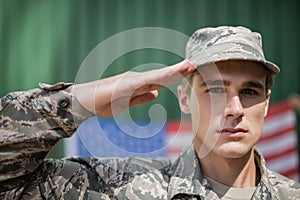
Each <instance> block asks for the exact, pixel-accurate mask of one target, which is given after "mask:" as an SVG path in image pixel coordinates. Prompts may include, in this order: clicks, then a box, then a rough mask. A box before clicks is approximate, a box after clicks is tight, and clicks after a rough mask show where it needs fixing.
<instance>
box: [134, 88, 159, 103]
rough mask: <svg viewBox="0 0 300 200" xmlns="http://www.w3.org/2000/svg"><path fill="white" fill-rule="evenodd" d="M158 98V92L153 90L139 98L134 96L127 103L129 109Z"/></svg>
mask: <svg viewBox="0 0 300 200" xmlns="http://www.w3.org/2000/svg"><path fill="white" fill-rule="evenodd" d="M157 97H158V91H157V90H154V91H151V92H148V93H145V94H142V95H139V96H135V97H134V98H132V99H131V100H130V102H129V107H133V106H138V105H141V104H146V103H148V102H150V101H153V100H154V99H156V98H157Z"/></svg>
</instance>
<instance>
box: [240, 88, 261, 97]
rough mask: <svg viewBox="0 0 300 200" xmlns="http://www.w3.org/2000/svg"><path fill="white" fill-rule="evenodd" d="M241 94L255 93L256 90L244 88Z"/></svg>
mask: <svg viewBox="0 0 300 200" xmlns="http://www.w3.org/2000/svg"><path fill="white" fill-rule="evenodd" d="M241 94H246V95H252V96H253V95H257V94H258V92H257V91H255V90H253V89H244V90H242V91H241Z"/></svg>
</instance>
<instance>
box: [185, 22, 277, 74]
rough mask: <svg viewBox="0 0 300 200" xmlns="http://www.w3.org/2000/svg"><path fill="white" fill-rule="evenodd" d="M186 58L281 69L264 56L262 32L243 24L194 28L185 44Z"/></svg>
mask: <svg viewBox="0 0 300 200" xmlns="http://www.w3.org/2000/svg"><path fill="white" fill-rule="evenodd" d="M186 58H187V59H188V60H190V61H193V62H195V63H196V64H197V65H198V66H201V65H205V64H209V63H214V62H217V61H226V60H250V61H257V62H261V63H263V64H264V65H265V66H266V67H267V68H268V69H270V70H271V71H272V72H273V73H274V74H277V73H278V72H279V71H280V69H279V67H278V66H277V65H275V64H274V63H272V62H269V61H267V60H266V59H265V56H264V53H263V49H262V39H261V35H260V34H259V33H256V32H252V31H251V30H250V29H248V28H245V27H241V26H239V27H231V26H220V27H216V28H203V29H199V30H197V31H196V32H195V33H194V34H193V35H192V36H191V37H190V39H189V41H188V42H187V45H186Z"/></svg>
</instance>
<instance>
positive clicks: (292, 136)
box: [256, 131, 297, 156]
mask: <svg viewBox="0 0 300 200" xmlns="http://www.w3.org/2000/svg"><path fill="white" fill-rule="evenodd" d="M296 145H297V141H296V133H295V132H294V131H290V132H288V133H285V134H283V135H281V136H279V137H276V138H270V139H268V140H265V141H263V142H258V143H257V144H256V147H257V148H258V149H259V150H260V151H261V153H262V154H263V155H264V156H269V155H273V154H276V153H277V152H280V151H284V150H285V149H289V148H291V147H295V146H296Z"/></svg>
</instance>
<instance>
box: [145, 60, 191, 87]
mask: <svg viewBox="0 0 300 200" xmlns="http://www.w3.org/2000/svg"><path fill="white" fill-rule="evenodd" d="M195 70H196V65H194V64H192V63H191V62H189V61H188V60H183V61H182V62H180V63H177V64H175V65H172V66H169V67H165V68H162V69H159V70H157V71H149V72H148V73H149V78H148V79H146V80H145V81H147V83H149V84H154V83H156V84H159V85H163V86H167V85H171V84H174V83H176V82H178V81H180V80H182V79H183V78H184V77H185V76H187V75H188V74H190V73H192V72H194V71H195Z"/></svg>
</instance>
